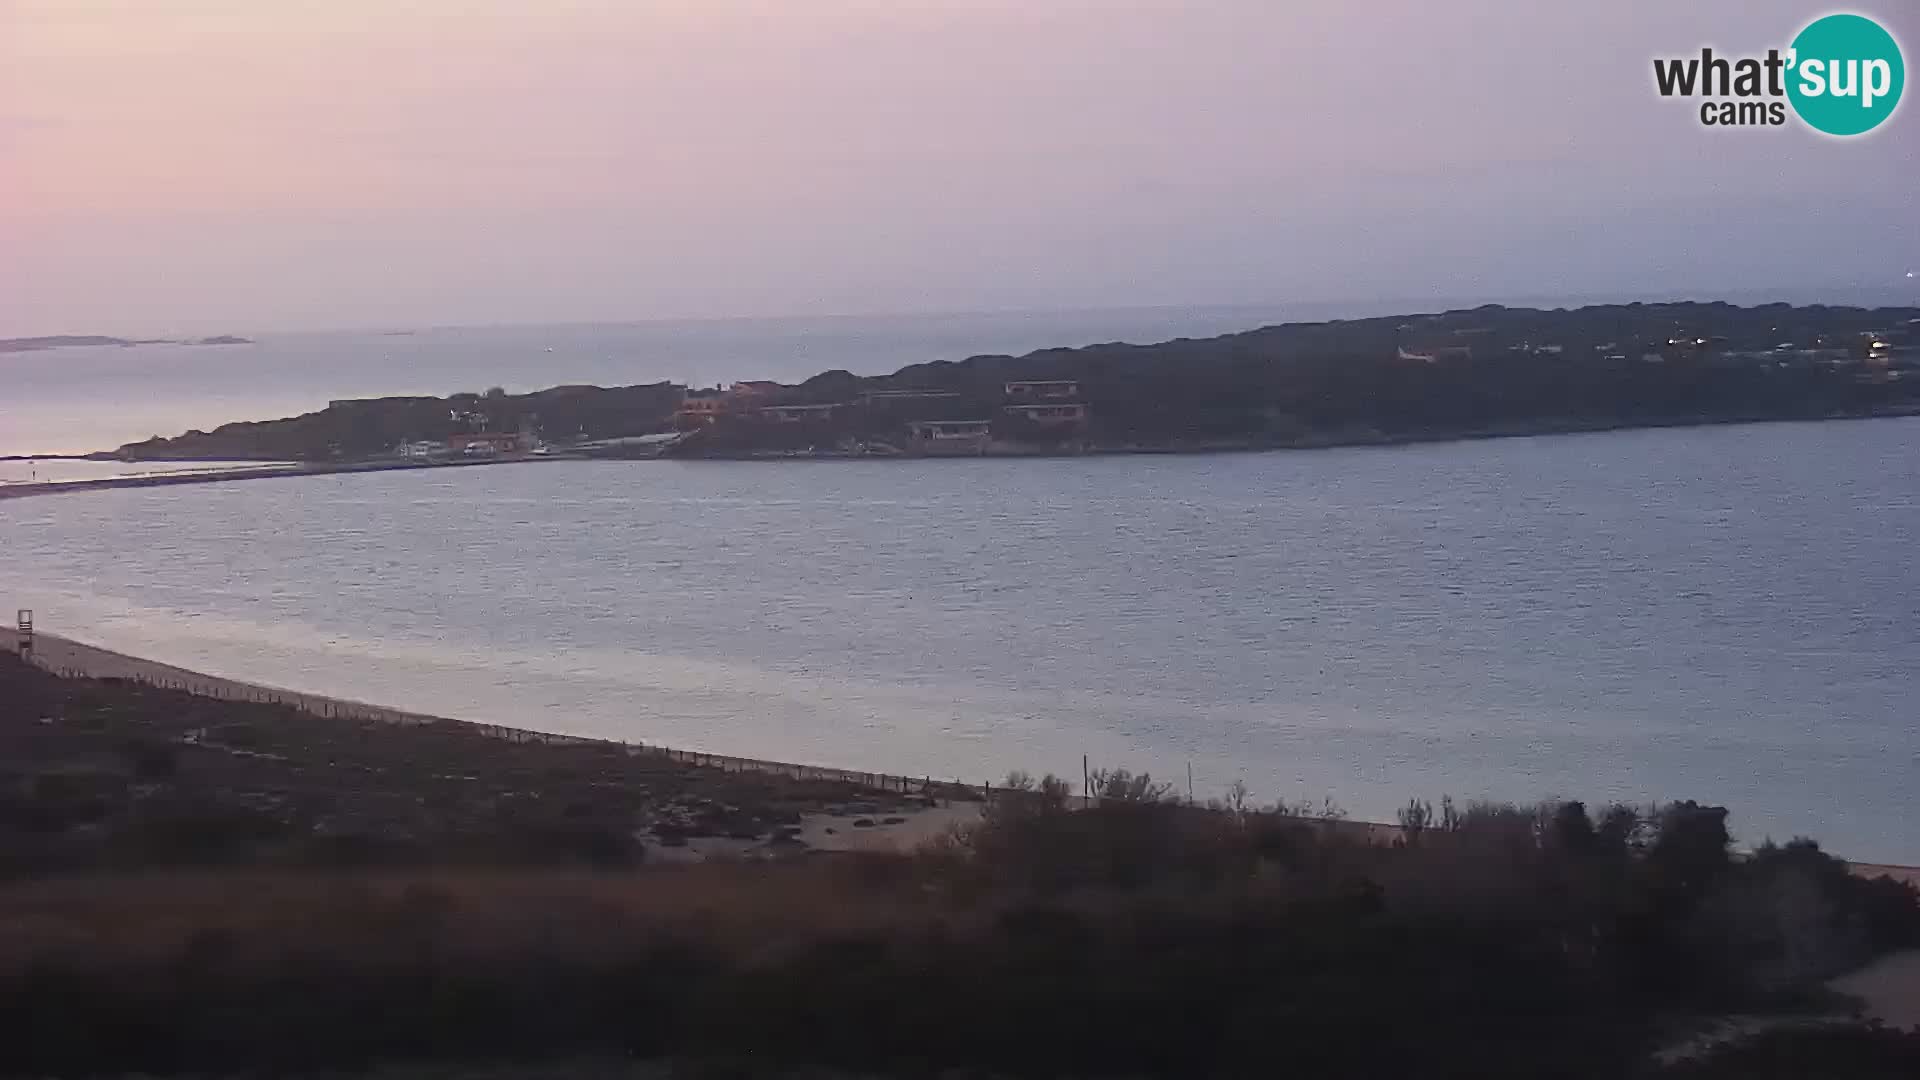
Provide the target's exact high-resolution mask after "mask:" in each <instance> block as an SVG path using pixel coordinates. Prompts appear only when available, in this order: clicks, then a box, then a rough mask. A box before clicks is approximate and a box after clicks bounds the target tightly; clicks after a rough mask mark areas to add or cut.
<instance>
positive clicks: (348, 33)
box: [0, 0, 1920, 336]
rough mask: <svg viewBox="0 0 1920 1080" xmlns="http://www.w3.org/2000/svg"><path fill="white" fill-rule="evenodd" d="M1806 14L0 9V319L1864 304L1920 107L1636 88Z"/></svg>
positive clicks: (651, 6)
mask: <svg viewBox="0 0 1920 1080" xmlns="http://www.w3.org/2000/svg"><path fill="white" fill-rule="evenodd" d="M1880 2H1881V6H1880V7H1879V8H1878V9H1876V8H1866V7H1863V8H1857V9H1851V10H1858V11H1860V12H1862V13H1865V14H1868V15H1872V16H1875V17H1877V18H1879V19H1880V20H1881V21H1882V22H1883V24H1884V25H1886V26H1888V27H1889V28H1890V29H1891V30H1893V32H1894V34H1895V36H1896V37H1898V38H1899V39H1900V40H1901V41H1902V42H1903V44H1904V45H1905V47H1906V51H1907V56H1908V60H1909V63H1911V62H1912V60H1913V58H1914V55H1915V53H1916V51H1917V49H1920V6H1916V5H1913V4H1911V3H1908V2H1906V0H1899V2H1895V0H1880ZM1827 10H1829V8H1828V7H1826V6H1825V5H1821V4H1808V3H1781V2H1768V0H1694V2H1690V3H1687V4H1671V3H1654V2H1640V0H1633V2H1624V3H1606V4H1598V3H1585V4H1559V3H1554V4H1542V3H1538V2H1537V0H1525V2H1512V3H1493V2H1474V0H1460V2H1454V3H1446V4H1435V3H1431V2H1425V0H1421V2H1412V0H1409V2H1397V0H1396V2H1386V0H1374V2H1369V3H1363V4H1354V3H1347V2H1337V3H1336V2H1331V0H1329V2H1325V3H1304V2H1303V3H1279V2H1277V0H964V2H963V0H527V2H524V3H507V2H504V0H412V2H404V0H329V2H328V3H324V4H320V3H312V2H308V0H300V2H295V0H0V335H5V336H24V335H28V334H52V333H117V334H128V335H140V334H169V333H219V332H228V331H233V332H245V331H249V330H254V331H271V330H291V329H326V328H357V327H377V326H413V325H453V324H496V323H539V322H573V321H621V320H639V319H655V318H686V317H729V316H748V315H819V314H858V313H896V312H920V311H975V310H1009V309H1049V308H1082V307H1118V306H1131V305H1180V304H1242V303H1245V304H1264V303H1274V302H1285V301H1294V300H1299V301H1316V302H1320V301H1332V302H1347V301H1361V300H1366V299H1368V298H1373V297H1379V298H1383V299H1385V298H1400V297H1419V296H1430V295H1439V296H1446V297H1472V296H1490V297H1491V296H1515V295H1527V296H1533V295H1590V294H1613V293H1621V292H1632V293H1634V294H1636V295H1638V294H1645V295H1648V296H1649V297H1654V296H1658V295H1660V294H1662V293H1663V292H1671V293H1681V292H1686V293H1692V294H1698V293H1701V292H1702V291H1706V292H1712V291H1714V290H1723V289H1724V290H1727V291H1729V292H1732V291H1736V290H1745V289H1771V288H1801V287H1817V288H1832V287H1836V286H1838V287H1852V286H1854V285H1862V286H1868V285H1871V286H1882V287H1885V286H1889V285H1892V284H1893V283H1895V282H1896V281H1897V280H1899V279H1902V278H1903V277H1904V274H1905V273H1906V272H1907V271H1909V270H1913V269H1915V268H1916V265H1920V197H1916V195H1915V191H1916V180H1915V177H1916V175H1920V169H1916V165H1920V153H1916V150H1920V117H1916V115H1915V114H1916V111H1920V105H1917V104H1915V103H1914V102H1912V101H1908V102H1906V103H1905V104H1904V105H1903V106H1902V108H1901V111H1900V112H1899V113H1897V114H1896V115H1895V116H1894V117H1893V118H1892V119H1891V120H1890V121H1888V123H1887V124H1885V125H1883V127H1882V128H1881V129H1880V130H1879V131H1877V132H1875V133H1873V134H1872V135H1869V136H1866V137H1863V138H1859V139H1854V140H1835V139H1831V138H1826V137H1822V136H1820V135H1817V134H1815V133H1813V132H1811V131H1808V130H1806V129H1804V128H1801V127H1799V126H1797V125H1790V126H1788V127H1786V128H1752V129H1735V130H1713V129H1708V128H1704V127H1702V126H1701V124H1700V123H1699V120H1698V116H1697V111H1696V108H1695V106H1693V105H1690V104H1688V103H1684V102H1678V101H1670V100H1661V99H1660V98H1658V97H1657V96H1656V95H1655V93H1654V90H1653V80H1652V68H1651V61H1652V58H1653V57H1655V56H1684V55H1687V54H1689V53H1693V54H1697V53H1698V50H1699V48H1700V47H1701V46H1702V45H1707V44H1711V45H1713V46H1714V47H1715V48H1716V49H1717V50H1722V51H1726V52H1736V53H1761V52H1764V50H1765V49H1766V48H1767V47H1769V46H1784V45H1785V43H1786V42H1787V41H1788V40H1789V39H1790V38H1791V36H1792V35H1793V33H1794V32H1795V31H1796V30H1798V28H1799V27H1800V26H1802V25H1804V24H1805V23H1806V22H1808V21H1809V20H1810V19H1811V18H1813V17H1814V16H1816V15H1818V14H1822V13H1824V12H1825V11H1827ZM1908 96H1909V97H1911V96H1912V95H1911V93H1910V94H1909V95H1908Z"/></svg>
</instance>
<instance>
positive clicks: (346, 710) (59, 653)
mask: <svg viewBox="0 0 1920 1080" xmlns="http://www.w3.org/2000/svg"><path fill="white" fill-rule="evenodd" d="M19 636H20V635H19V632H18V631H17V630H14V629H13V628H11V627H0V649H4V650H6V651H8V652H13V653H17V652H18V651H19ZM34 653H35V662H36V663H37V664H38V665H39V666H41V667H42V668H44V669H46V670H49V671H51V672H53V673H54V674H56V675H59V676H61V677H63V678H73V677H79V678H94V679H132V680H135V681H139V682H145V683H149V684H152V685H156V686H163V687H170V688H173V689H178V690H184V691H186V692H188V693H192V694H197V695H199V696H202V697H209V698H215V699H219V700H238V701H271V702H275V703H278V704H284V705H291V706H293V707H295V708H298V709H301V710H303V711H306V712H309V713H312V714H314V715H317V716H327V717H333V716H338V717H343V718H355V719H362V720H378V721H382V722H385V723H392V724H399V725H408V724H438V723H453V724H460V725H462V726H465V727H468V728H472V729H475V730H478V731H480V732H482V733H484V734H487V735H491V736H493V737H495V738H500V739H504V740H506V741H508V742H521V743H526V742H538V743H544V744H546V745H552V746H592V745H612V746H623V747H630V748H636V749H637V750H639V751H642V752H651V753H659V754H663V755H665V756H667V757H668V758H669V759H671V760H674V761H680V762H685V763H687V764H692V765H697V766H704V767H708V768H718V769H722V770H724V771H728V772H756V773H766V774H769V775H775V776H786V777H791V778H793V779H796V780H809V779H818V780H837V781H840V782H843V783H849V784H854V785H858V786H862V787H866V788H869V789H871V790H872V791H874V792H876V793H880V794H891V795H924V796H928V797H945V798H946V799H947V800H948V801H949V804H950V805H951V804H952V803H953V802H954V801H956V796H957V797H959V799H960V800H979V799H983V798H990V797H991V788H990V786H987V787H985V788H983V787H976V786H975V785H972V784H968V783H966V782H963V781H960V780H955V779H935V778H934V777H933V776H932V775H931V774H929V775H926V776H905V775H901V774H897V773H874V772H861V771H856V770H851V769H840V768H835V767H832V766H824V765H809V764H803V763H798V762H790V761H770V760H766V759H762V758H742V757H733V756H730V755H725V754H709V753H705V752H702V751H697V750H682V749H676V748H671V747H666V746H661V745H658V744H653V743H647V742H624V741H621V740H615V739H600V738H591V737H587V736H579V735H564V734H560V733H557V732H543V731H535V730H532V729H528V728H515V727H508V726H505V725H500V724H485V723H480V722H477V721H471V720H460V719H456V718H453V717H443V716H435V715H431V714H427V713H417V712H411V711H408V710H405V709H396V708H391V707H389V706H385V705H375V704H371V703H368V702H363V701H355V700H353V699H350V698H340V697H333V696H330V695H325V694H309V693H304V692H301V691H297V690H287V689H284V688H281V687H274V686H269V685H266V684H262V683H253V682H247V681H245V680H241V679H231V678H227V677H225V676H220V675H209V674H207V673H205V672H199V671H193V670H191V669H189V668H183V667H177V666H175V665H172V664H164V663H161V662H159V661H157V660H150V659H147V658H144V657H138V656H131V655H128V654H126V653H121V652H115V651H114V650H111V649H106V648H102V647H100V646H97V645H88V644H86V643H84V642H81V641H76V640H74V639H72V638H67V637H62V636H60V635H57V634H49V633H46V632H44V631H37V632H35V634H34ZM1069 802H1070V803H1071V804H1074V805H1077V806H1080V807H1084V806H1086V805H1087V804H1088V800H1086V799H1085V798H1084V797H1081V796H1070V797H1069ZM950 823H951V822H948V821H946V820H944V819H943V820H942V821H941V823H940V824H941V826H942V827H944V826H945V825H947V824H950ZM828 824H840V825H844V824H845V822H842V821H839V820H838V819H837V818H832V817H827V816H818V817H817V820H809V821H808V822H807V826H808V831H809V832H810V833H817V832H820V831H821V827H822V826H825V825H828ZM1319 824H1320V825H1321V827H1323V828H1327V829H1331V830H1335V831H1339V832H1350V833H1353V834H1356V838H1357V839H1364V840H1365V841H1366V842H1367V843H1370V844H1392V843H1394V842H1395V841H1397V840H1398V839H1399V837H1400V835H1401V827H1400V826H1399V825H1398V824H1391V823H1386V822H1374V821H1355V820H1349V819H1344V818H1342V819H1334V820H1320V821H1319ZM824 831H825V832H826V833H832V832H833V830H832V829H830V828H829V829H825V830H824ZM917 832H918V830H908V835H917ZM843 835H844V834H843ZM871 836H872V839H874V840H876V841H885V840H888V839H892V838H891V837H889V836H888V835H887V832H885V831H882V830H875V831H874V832H873V833H872V834H871ZM1847 865H1848V866H1849V867H1850V868H1851V869H1852V870H1853V872H1854V873H1856V874H1860V875H1862V876H1865V877H1880V876H1886V877H1891V878H1893V879H1895V880H1897V881H1902V882H1906V883H1908V884H1911V885H1914V886H1916V887H1920V865H1913V866H1904V865H1898V864H1893V863H1869V862H1854V861H1850V860H1849V861H1848V863H1847Z"/></svg>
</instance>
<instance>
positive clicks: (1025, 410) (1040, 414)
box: [1001, 402, 1087, 427]
mask: <svg viewBox="0 0 1920 1080" xmlns="http://www.w3.org/2000/svg"><path fill="white" fill-rule="evenodd" d="M1001 411H1002V412H1004V413H1006V414H1007V415H1008V416H1014V417H1019V418H1020V419H1023V420H1027V421H1031V422H1032V423H1035V424H1042V425H1045V426H1048V427H1054V426H1061V427H1064V426H1067V425H1083V424H1085V423H1086V422H1087V407H1086V405H1084V404H1082V403H1080V402H1067V403H1059V402H1056V403H1052V404H1032V405H1005V406H1002V407H1001Z"/></svg>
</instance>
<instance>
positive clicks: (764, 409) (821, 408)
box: [754, 404, 842, 424]
mask: <svg viewBox="0 0 1920 1080" xmlns="http://www.w3.org/2000/svg"><path fill="white" fill-rule="evenodd" d="M841 407H842V406H840V405H837V404H834V405H762V406H760V407H759V408H758V409H755V410H754V415H755V416H757V417H759V418H760V419H762V420H765V421H767V422H769V423H774V424H807V423H820V422H822V421H826V420H831V419H833V415H834V413H835V412H836V411H837V410H839V409H840V408H841Z"/></svg>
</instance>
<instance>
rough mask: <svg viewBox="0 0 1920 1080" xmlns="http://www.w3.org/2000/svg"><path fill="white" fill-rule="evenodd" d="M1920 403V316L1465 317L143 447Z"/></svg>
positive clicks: (1513, 429)
mask: <svg viewBox="0 0 1920 1080" xmlns="http://www.w3.org/2000/svg"><path fill="white" fill-rule="evenodd" d="M1915 413H1920V307H1900V308H1873V309H1869V308H1856V307H1828V306H1819V305H1816V306H1808V307H1796V306H1792V305H1788V304H1769V305H1762V306H1758V307H1739V306H1735V305H1732V304H1726V303H1694V302H1687V303H1661V304H1625V305H1606V306H1595V307H1584V308H1579V309H1574V310H1567V309H1553V310H1539V309H1533V308H1508V307H1501V306H1498V305H1487V306H1484V307H1478V308H1473V309H1468V310H1456V311H1447V312H1441V313H1429V314H1411V315H1396V316H1387V317H1382V318H1371V319H1357V320H1345V321H1338V320H1337V321H1332V322H1314V323H1288V324H1285V325H1280V326H1270V327H1265V328H1262V329H1258V330H1249V331H1246V332H1244V333H1237V334H1227V335H1224V336H1221V337H1215V338H1207V339H1203V340H1194V339H1179V340H1175V341H1168V342H1162V343H1160V344H1155V345H1130V344H1118V343H1115V344H1101V345H1089V346H1086V347H1083V348H1061V349H1045V350H1041V351H1038V352H1033V353H1029V354H1027V355H1025V356H1017V357H1016V356H974V357H971V358H968V359H965V360H958V361H939V362H934V363H924V364H913V365H909V366H906V367H902V368H900V369H899V370H897V371H895V372H893V373H892V374H888V375H870V376H863V375H855V374H853V373H851V372H848V371H844V370H831V371H825V372H822V373H820V374H818V375H815V376H813V377H812V378H809V379H807V380H805V381H804V382H801V383H798V384H792V385H789V384H782V383H776V382H759V381H739V382H733V383H731V384H730V385H726V386H716V387H713V388H704V389H703V388H698V387H688V386H682V385H679V384H676V383H668V382H661V383H653V384H649V385H640V386H624V387H612V388H603V387H598V386H557V387H553V388H550V389H546V390H541V391H538V392H535V393H528V394H509V393H507V392H506V391H505V390H502V389H500V388H494V389H492V390H489V391H487V392H485V393H484V394H475V393H461V394H452V395H449V396H447V397H387V398H371V399H355V400H342V401H335V402H332V403H331V404H330V405H329V406H328V407H327V408H326V409H324V410H321V411H318V412H313V413H308V414H306V415H303V416H297V417H290V418H286V419H279V420H266V421H256V422H244V423H233V424H225V425H222V426H220V427H218V428H216V429H214V430H213V431H192V432H188V433H186V434H184V435H180V436H176V437H174V438H153V439H148V440H145V441H143V442H137V443H129V444H127V445H125V446H122V447H120V448H118V449H117V450H116V451H114V452H113V453H114V454H115V455H116V456H119V457H123V458H130V459H135V460H157V459H173V460H181V459H227V460H264V459H272V460H278V461H304V462H314V463H328V462H360V463H369V462H377V461H381V460H394V461H400V460H411V461H414V462H418V463H433V462H441V461H453V460H458V461H460V462H463V463H465V462H470V461H473V460H475V459H476V458H484V459H490V460H499V459H512V458H518V457H523V456H528V455H532V454H542V455H549V456H550V455H554V454H563V455H572V454H587V455H599V456H619V457H639V456H674V457H732V458H773V457H802V456H813V457H847V456H861V457H870V456H901V457H917V456H957V455H969V456H971V455H983V456H991V455H1031V454H1068V453H1151V452H1180V451H1209V450H1254V449H1282V448H1305V447H1319V446H1332V445H1355V444H1369V443H1397V442H1414V441H1423V440H1435V439H1457V438H1479V437H1493V436H1503V435H1534V434H1550V433H1556V432H1577V431H1595V430H1605V429H1611V428H1626V427H1656V426H1677V425H1687V424H1709V423H1734V422H1750V421H1763V420H1819V419H1829V418H1842V417H1867V416H1893V415H1909V414H1915Z"/></svg>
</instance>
